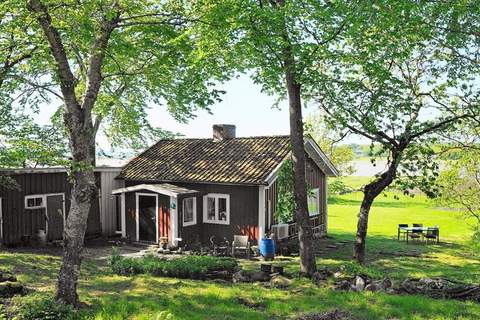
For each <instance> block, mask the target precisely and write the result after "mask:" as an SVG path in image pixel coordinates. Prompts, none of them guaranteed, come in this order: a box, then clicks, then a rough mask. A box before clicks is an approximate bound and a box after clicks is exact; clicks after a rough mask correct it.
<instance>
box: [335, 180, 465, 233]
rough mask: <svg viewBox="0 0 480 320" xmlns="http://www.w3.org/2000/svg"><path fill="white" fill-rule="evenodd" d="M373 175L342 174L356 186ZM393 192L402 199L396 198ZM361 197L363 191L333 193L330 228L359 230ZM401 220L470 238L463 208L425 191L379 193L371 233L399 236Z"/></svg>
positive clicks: (369, 230)
mask: <svg viewBox="0 0 480 320" xmlns="http://www.w3.org/2000/svg"><path fill="white" fill-rule="evenodd" d="M370 179H371V178H370V177H343V178H341V180H342V181H343V182H344V183H346V184H347V185H349V186H351V187H353V188H355V189H358V188H360V187H361V186H362V185H365V184H366V183H368V181H369V180H370ZM394 195H396V196H397V197H398V198H399V199H398V200H396V199H394ZM362 197H363V194H362V193H361V192H354V193H350V194H346V195H339V196H331V197H330V199H329V230H330V232H332V233H335V232H354V231H355V230H356V223H357V214H358V210H359V208H360V204H361V201H362ZM470 222H471V221H470ZM399 223H407V224H410V225H411V224H412V223H423V224H424V225H425V226H435V225H438V226H439V227H440V232H441V233H440V236H441V237H442V238H443V239H445V240H447V239H448V240H451V241H460V242H463V241H465V240H468V239H469V237H470V235H471V233H472V231H471V229H470V225H469V221H465V220H464V219H462V215H461V213H460V212H458V211H456V210H453V209H446V208H438V207H437V204H436V203H435V201H433V200H431V199H428V198H427V197H425V196H424V195H415V196H414V197H413V198H412V197H410V196H404V195H402V194H400V193H398V192H397V193H394V192H387V193H386V194H385V195H380V196H378V198H377V199H376V200H375V202H374V204H373V207H372V211H371V214H370V219H369V224H368V233H369V234H372V235H374V234H376V235H384V236H392V237H393V236H396V232H397V225H398V224H399Z"/></svg>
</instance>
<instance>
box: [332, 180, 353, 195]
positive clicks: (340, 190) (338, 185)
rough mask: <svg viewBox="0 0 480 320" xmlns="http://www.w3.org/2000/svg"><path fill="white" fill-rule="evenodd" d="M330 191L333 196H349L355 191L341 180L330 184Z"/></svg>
mask: <svg viewBox="0 0 480 320" xmlns="http://www.w3.org/2000/svg"><path fill="white" fill-rule="evenodd" d="M328 190H329V191H330V193H331V194H340V195H341V194H347V193H351V192H353V191H355V190H354V189H353V188H352V187H350V186H348V185H347V184H345V182H343V181H342V180H340V179H335V180H334V181H332V182H330V184H329V186H328Z"/></svg>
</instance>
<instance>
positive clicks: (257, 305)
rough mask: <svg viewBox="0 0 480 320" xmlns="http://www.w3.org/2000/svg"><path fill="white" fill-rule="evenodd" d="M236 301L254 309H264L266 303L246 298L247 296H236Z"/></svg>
mask: <svg viewBox="0 0 480 320" xmlns="http://www.w3.org/2000/svg"><path fill="white" fill-rule="evenodd" d="M237 301H238V303H240V304H241V305H244V306H245V307H248V308H252V309H255V310H262V311H263V310H265V309H266V305H265V303H262V302H255V301H253V300H251V299H248V298H241V297H239V298H237Z"/></svg>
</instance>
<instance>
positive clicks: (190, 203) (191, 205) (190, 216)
mask: <svg viewBox="0 0 480 320" xmlns="http://www.w3.org/2000/svg"><path fill="white" fill-rule="evenodd" d="M182 208H183V226H184V227H187V226H191V225H194V224H196V223H197V198H195V197H192V198H185V199H183V202H182Z"/></svg>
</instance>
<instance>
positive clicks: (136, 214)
mask: <svg viewBox="0 0 480 320" xmlns="http://www.w3.org/2000/svg"><path fill="white" fill-rule="evenodd" d="M140 196H146V197H155V236H156V241H155V243H158V195H157V194H154V193H141V192H136V193H135V228H136V241H137V242H138V241H140V223H139V222H140V211H139V206H138V204H139V198H140Z"/></svg>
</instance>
